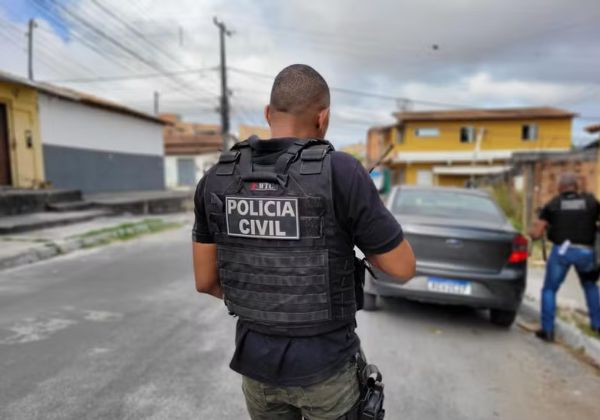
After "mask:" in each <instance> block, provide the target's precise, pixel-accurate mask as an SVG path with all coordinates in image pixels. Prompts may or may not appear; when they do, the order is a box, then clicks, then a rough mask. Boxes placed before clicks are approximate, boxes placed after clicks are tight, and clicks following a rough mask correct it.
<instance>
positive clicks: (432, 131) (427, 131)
mask: <svg viewBox="0 0 600 420" xmlns="http://www.w3.org/2000/svg"><path fill="white" fill-rule="evenodd" d="M439 135H440V130H439V129H438V128H430V127H424V128H415V136H417V137H438V136H439Z"/></svg>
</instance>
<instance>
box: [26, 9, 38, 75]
mask: <svg viewBox="0 0 600 420" xmlns="http://www.w3.org/2000/svg"><path fill="white" fill-rule="evenodd" d="M36 26H37V24H36V23H35V19H33V18H32V19H29V29H28V30H27V74H28V76H29V80H33V29H34V28H35V27H36Z"/></svg>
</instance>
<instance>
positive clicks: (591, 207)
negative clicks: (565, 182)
mask: <svg viewBox="0 0 600 420" xmlns="http://www.w3.org/2000/svg"><path fill="white" fill-rule="evenodd" d="M599 216H600V203H598V201H597V200H596V198H595V197H594V196H593V195H591V194H579V193H576V192H564V193H562V194H559V195H557V196H556V197H554V198H553V199H552V200H550V201H549V202H548V204H546V205H545V206H544V208H543V209H542V211H541V212H540V219H541V220H545V221H546V222H548V225H549V226H548V239H550V241H552V242H553V243H555V244H561V243H563V242H564V241H566V240H569V241H570V242H571V243H573V244H579V245H589V246H591V245H593V244H594V241H595V239H596V223H597V222H598V217H599Z"/></svg>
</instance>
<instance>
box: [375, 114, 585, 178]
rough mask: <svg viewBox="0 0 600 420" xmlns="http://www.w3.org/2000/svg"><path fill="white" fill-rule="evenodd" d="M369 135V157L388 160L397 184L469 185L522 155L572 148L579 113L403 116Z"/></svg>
mask: <svg viewBox="0 0 600 420" xmlns="http://www.w3.org/2000/svg"><path fill="white" fill-rule="evenodd" d="M394 116H395V117H396V118H397V120H398V122H397V123H396V124H394V125H390V126H385V127H373V128H371V129H370V130H369V132H368V138H367V159H368V161H369V162H374V161H376V160H377V159H378V157H379V156H380V155H381V154H382V153H383V152H384V151H385V150H386V149H387V148H388V147H389V145H393V150H392V152H391V153H390V155H389V156H388V158H387V159H386V165H387V166H388V167H389V168H390V169H391V170H392V182H393V183H395V184H416V185H441V186H465V185H466V184H467V183H469V181H472V180H474V178H477V177H482V176H490V175H496V174H501V173H503V172H505V171H508V170H509V169H510V167H511V166H510V161H511V157H512V154H513V153H514V152H517V151H540V150H544V151H566V150H569V149H570V148H571V123H572V119H573V117H574V116H575V114H574V113H572V112H569V111H566V110H562V109H557V108H548V107H535V108H534V107H529V108H510V109H462V110H448V111H413V112H398V113H395V114H394Z"/></svg>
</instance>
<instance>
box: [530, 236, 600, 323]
mask: <svg viewBox="0 0 600 420" xmlns="http://www.w3.org/2000/svg"><path fill="white" fill-rule="evenodd" d="M559 248H560V246H558V245H554V246H553V247H552V252H551V253H550V258H548V263H547V264H546V277H545V279H544V287H543V288H542V328H543V329H544V331H548V332H550V331H554V318H555V316H556V292H558V289H559V288H560V285H561V284H562V282H563V281H564V280H565V277H566V276H567V272H568V271H569V268H571V266H574V267H575V270H576V271H577V274H578V276H579V280H580V281H581V286H582V287H583V291H584V292H585V300H586V302H587V306H588V312H589V315H590V325H591V327H592V328H600V296H599V293H598V285H597V284H596V280H597V279H598V268H597V267H596V256H595V254H594V251H593V250H592V249H587V248H580V247H574V246H570V247H569V248H568V249H567V252H565V254H564V255H560V254H559V253H558V251H559Z"/></svg>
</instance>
